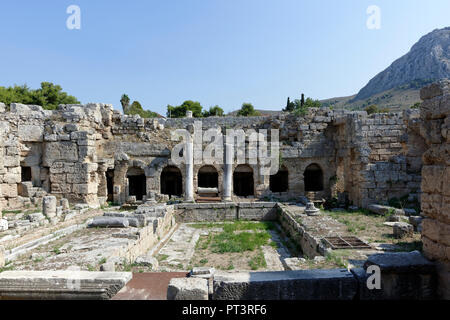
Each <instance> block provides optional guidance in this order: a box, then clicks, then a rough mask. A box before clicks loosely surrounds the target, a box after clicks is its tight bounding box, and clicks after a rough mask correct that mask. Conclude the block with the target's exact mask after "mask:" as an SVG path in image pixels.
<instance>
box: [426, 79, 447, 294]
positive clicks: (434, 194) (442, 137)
mask: <svg viewBox="0 0 450 320" xmlns="http://www.w3.org/2000/svg"><path fill="white" fill-rule="evenodd" d="M421 98H422V99H423V100H424V102H423V104H422V106H421V113H420V117H421V123H420V132H421V134H422V135H423V137H424V139H425V141H426V144H427V150H426V152H425V153H424V154H423V169H422V192H423V193H422V214H423V215H424V216H425V220H424V221H423V230H422V241H423V247H424V253H425V255H426V257H427V258H429V259H431V260H435V261H436V262H437V263H436V265H437V268H438V274H439V279H438V286H439V287H438V291H439V295H440V296H441V297H442V298H443V299H450V82H449V81H448V80H447V81H442V82H441V83H440V84H433V85H431V86H429V87H426V88H424V89H422V91H421Z"/></svg>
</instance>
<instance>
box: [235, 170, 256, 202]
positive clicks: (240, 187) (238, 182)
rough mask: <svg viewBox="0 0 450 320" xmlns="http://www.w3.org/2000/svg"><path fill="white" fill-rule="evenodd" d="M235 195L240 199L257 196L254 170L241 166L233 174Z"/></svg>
mask: <svg viewBox="0 0 450 320" xmlns="http://www.w3.org/2000/svg"><path fill="white" fill-rule="evenodd" d="M233 190H234V194H235V195H237V196H239V197H248V196H253V195H254V194H255V189H254V181H253V170H252V168H250V167H249V166H247V165H239V166H237V167H236V169H235V170H234V174H233Z"/></svg>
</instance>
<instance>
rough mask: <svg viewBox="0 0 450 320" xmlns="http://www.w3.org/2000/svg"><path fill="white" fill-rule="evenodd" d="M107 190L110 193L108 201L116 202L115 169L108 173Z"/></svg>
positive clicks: (109, 170)
mask: <svg viewBox="0 0 450 320" xmlns="http://www.w3.org/2000/svg"><path fill="white" fill-rule="evenodd" d="M106 189H107V192H108V201H110V202H112V201H114V169H108V170H107V171H106Z"/></svg>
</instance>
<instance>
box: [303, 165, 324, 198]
mask: <svg viewBox="0 0 450 320" xmlns="http://www.w3.org/2000/svg"><path fill="white" fill-rule="evenodd" d="M304 178H305V192H309V191H322V190H323V171H322V169H321V168H320V167H319V165H317V164H315V163H313V164H311V165H309V166H308V167H307V168H306V170H305V173H304Z"/></svg>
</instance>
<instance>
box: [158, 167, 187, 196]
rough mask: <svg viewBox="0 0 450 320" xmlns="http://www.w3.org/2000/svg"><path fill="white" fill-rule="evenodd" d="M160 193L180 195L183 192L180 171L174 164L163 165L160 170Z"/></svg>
mask: <svg viewBox="0 0 450 320" xmlns="http://www.w3.org/2000/svg"><path fill="white" fill-rule="evenodd" d="M160 180H161V194H167V195H169V196H177V197H181V195H182V193H183V186H182V185H183V178H182V176H181V171H180V169H178V168H177V167H175V166H168V167H165V168H164V170H163V171H162V172H161V179H160Z"/></svg>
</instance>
